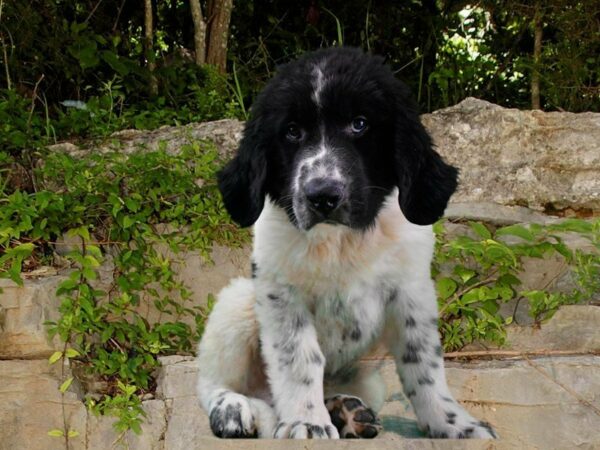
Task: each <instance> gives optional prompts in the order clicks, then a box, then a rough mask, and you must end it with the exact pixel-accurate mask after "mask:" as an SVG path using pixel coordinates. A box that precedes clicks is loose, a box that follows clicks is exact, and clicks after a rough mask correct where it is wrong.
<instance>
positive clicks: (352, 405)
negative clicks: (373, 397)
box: [344, 397, 364, 411]
mask: <svg viewBox="0 0 600 450" xmlns="http://www.w3.org/2000/svg"><path fill="white" fill-rule="evenodd" d="M344 406H345V407H346V409H347V410H348V411H352V410H354V409H356V408H358V407H360V406H364V405H363V402H361V401H360V400H359V399H357V398H354V397H350V398H347V399H344Z"/></svg>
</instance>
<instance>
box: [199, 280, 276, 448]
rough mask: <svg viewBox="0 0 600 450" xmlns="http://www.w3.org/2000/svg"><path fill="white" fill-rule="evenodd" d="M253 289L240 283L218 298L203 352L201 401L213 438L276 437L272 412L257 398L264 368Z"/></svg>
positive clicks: (201, 342)
mask: <svg viewBox="0 0 600 450" xmlns="http://www.w3.org/2000/svg"><path fill="white" fill-rule="evenodd" d="M254 302H255V295H254V284H253V282H252V281H251V280H248V279H243V278H238V279H235V280H233V281H232V282H231V284H230V285H229V286H227V287H226V288H224V289H223V290H222V291H221V293H220V294H219V301H218V302H217V303H216V304H215V307H214V310H213V311H212V313H211V315H210V317H209V319H208V323H207V324H206V329H205V331H204V335H203V336H202V339H201V341H200V345H199V350H198V365H199V368H200V373H199V376H198V386H197V387H198V397H199V399H200V403H201V405H202V407H203V408H204V409H205V411H206V412H207V413H208V415H209V418H210V426H211V429H212V431H213V433H214V434H215V435H216V436H218V437H224V438H233V437H238V438H243V437H256V436H257V435H258V436H260V437H271V435H272V434H273V429H274V427H275V414H274V412H273V409H272V408H271V407H270V406H269V405H268V404H267V403H266V402H265V401H263V400H260V399H258V398H253V397H248V396H246V395H242V393H249V394H251V395H252V394H255V395H258V394H259V393H258V392H253V389H256V383H255V380H253V379H252V376H253V374H254V373H255V372H256V371H255V370H253V368H254V367H257V366H258V367H260V366H261V365H262V361H261V356H260V349H259V339H258V322H257V321H256V315H255V313H254Z"/></svg>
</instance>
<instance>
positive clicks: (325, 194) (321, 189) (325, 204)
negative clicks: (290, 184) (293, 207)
mask: <svg viewBox="0 0 600 450" xmlns="http://www.w3.org/2000/svg"><path fill="white" fill-rule="evenodd" d="M304 195H306V199H307V200H308V202H309V204H310V206H311V207H312V208H313V209H315V210H316V211H318V212H320V213H321V214H324V215H327V214H329V213H330V212H332V211H333V210H334V209H336V208H337V207H338V206H339V205H340V203H341V201H342V198H343V196H344V185H343V184H342V182H341V181H337V180H331V179H328V178H315V179H313V180H310V181H309V182H308V183H306V185H305V186H304Z"/></svg>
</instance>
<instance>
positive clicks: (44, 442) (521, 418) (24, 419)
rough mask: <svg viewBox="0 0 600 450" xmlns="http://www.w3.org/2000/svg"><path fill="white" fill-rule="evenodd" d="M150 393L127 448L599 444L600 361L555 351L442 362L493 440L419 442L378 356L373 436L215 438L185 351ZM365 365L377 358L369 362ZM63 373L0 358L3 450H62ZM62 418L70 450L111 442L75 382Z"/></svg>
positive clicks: (105, 424)
mask: <svg viewBox="0 0 600 450" xmlns="http://www.w3.org/2000/svg"><path fill="white" fill-rule="evenodd" d="M162 362H163V367H162V368H161V369H160V373H159V377H158V389H157V393H156V398H154V399H150V400H146V401H144V403H143V406H144V410H145V411H146V413H147V417H146V421H145V423H144V424H143V426H142V431H143V433H142V434H141V435H139V436H138V435H135V434H134V433H132V432H128V433H126V434H125V435H124V436H123V439H124V442H126V443H127V445H128V446H129V448H130V449H140V450H146V449H156V450H207V449H210V450H213V449H214V450H221V449H222V450H226V449H234V448H235V449H261V450H262V449H267V450H271V449H272V450H277V449H283V448H284V447H285V450H292V449H328V448H334V447H333V446H335V448H336V449H337V448H344V449H359V448H360V449H375V448H377V449H391V448H398V447H399V446H402V447H403V448H417V447H418V448H431V449H445V448H461V449H479V448H481V449H483V448H486V449H487V448H519V449H521V448H539V449H571V448H575V447H577V448H599V447H600V433H599V432H598V430H600V415H599V411H600V357H599V356H561V357H556V358H550V357H545V358H537V359H530V360H504V361H478V362H470V363H458V362H447V364H446V365H447V376H448V383H449V385H450V389H451V391H452V392H453V394H454V395H455V397H456V398H457V400H458V401H459V402H460V403H461V404H462V405H463V406H464V407H465V408H466V409H467V410H469V411H470V412H471V413H472V414H473V415H474V416H475V417H477V418H480V419H482V420H487V421H489V422H490V423H492V424H493V425H494V426H495V428H496V430H497V431H498V433H499V435H500V439H499V440H498V441H483V440H480V441H452V440H429V439H424V438H422V437H421V436H422V434H421V433H420V431H419V430H418V428H417V426H416V421H415V416H414V414H413V412H412V408H411V406H410V404H409V402H408V400H407V399H406V398H405V397H404V395H403V394H402V392H401V386H400V383H399V382H398V379H397V376H396V375H395V368H394V364H393V361H391V360H389V359H385V360H384V361H383V366H382V373H383V376H384V379H385V381H386V385H387V388H388V397H387V402H386V403H385V405H384V407H383V409H382V411H381V412H380V416H381V418H382V421H383V425H384V432H383V433H382V434H381V435H380V436H379V437H378V438H376V439H375V440H373V441H368V440H361V441H352V440H342V441H339V442H336V443H334V442H327V441H274V440H239V441H238V440H231V441H230V440H220V439H217V438H215V437H214V436H212V434H211V432H210V428H209V424H208V417H207V416H206V414H205V413H204V412H203V411H202V410H201V409H200V407H199V405H198V401H197V398H196V395H195V381H196V377H197V372H198V367H197V365H196V362H195V361H194V360H193V359H191V358H189V357H181V356H172V357H166V358H163V359H162ZM364 363H365V364H373V363H375V362H373V361H368V362H364ZM59 372H60V370H59V368H58V367H56V366H48V363H47V362H46V361H16V360H12V361H0V379H1V380H2V384H0V398H1V399H2V407H1V408H0V449H2V450H4V449H6V450H8V449H11V450H14V449H28V450H38V449H40V450H41V449H44V450H45V449H54V448H64V445H63V444H64V442H63V441H62V440H61V439H60V438H54V437H50V436H48V435H47V432H48V431H49V430H50V429H55V428H62V420H63V419H62V407H61V402H60V394H59V392H58V386H59V385H60V382H59V380H60V373H59ZM65 398H66V402H65V404H66V409H65V411H66V417H67V420H68V422H69V424H70V428H71V429H73V430H76V431H78V432H79V433H80V434H79V436H77V437H74V438H72V439H71V442H70V446H71V447H70V448H73V449H86V450H105V449H109V448H114V446H113V444H114V442H115V441H116V440H117V438H118V434H117V433H116V432H115V431H114V430H113V428H112V425H111V424H112V422H113V420H114V419H112V418H110V417H96V416H94V415H93V414H92V413H90V412H87V411H86V410H85V407H84V405H83V403H82V402H81V392H80V390H79V389H78V386H77V384H76V383H74V384H73V386H72V387H71V388H70V389H69V391H67V394H66V397H65Z"/></svg>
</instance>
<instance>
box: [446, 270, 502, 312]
mask: <svg viewBox="0 0 600 450" xmlns="http://www.w3.org/2000/svg"><path fill="white" fill-rule="evenodd" d="M498 270H499V269H495V270H493V271H492V273H490V274H489V275H488V276H487V278H484V279H483V280H481V281H478V282H477V283H474V284H471V285H469V286H466V287H465V288H463V289H461V290H460V291H458V292H455V293H454V294H453V295H452V297H450V299H449V300H448V301H447V302H446V303H445V304H444V306H443V307H442V308H441V309H440V312H439V315H440V317H441V316H442V315H443V313H444V312H445V311H446V309H448V306H450V305H451V304H452V303H453V302H454V301H456V300H458V299H459V298H461V297H462V296H463V295H464V294H466V293H467V292H469V291H471V290H473V289H475V288H478V287H481V286H483V285H486V284H488V283H490V282H491V281H494V276H495V275H496V274H497V273H498Z"/></svg>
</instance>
